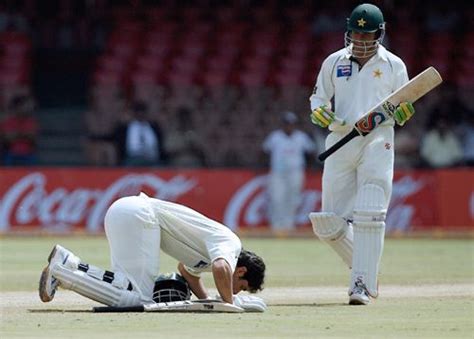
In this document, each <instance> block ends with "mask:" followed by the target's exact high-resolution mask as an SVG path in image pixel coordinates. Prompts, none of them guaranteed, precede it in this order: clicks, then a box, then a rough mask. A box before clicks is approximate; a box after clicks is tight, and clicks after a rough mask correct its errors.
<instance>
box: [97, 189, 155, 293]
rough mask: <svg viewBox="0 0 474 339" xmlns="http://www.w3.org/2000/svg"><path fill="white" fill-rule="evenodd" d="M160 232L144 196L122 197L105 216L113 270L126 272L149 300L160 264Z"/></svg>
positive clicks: (135, 288) (136, 287) (134, 285)
mask: <svg viewBox="0 0 474 339" xmlns="http://www.w3.org/2000/svg"><path fill="white" fill-rule="evenodd" d="M160 233H161V229H160V225H159V223H158V220H157V218H156V217H155V214H154V212H153V209H152V208H151V206H150V203H149V201H148V198H147V197H145V196H130V197H124V198H121V199H119V200H117V201H115V202H114V203H113V204H112V205H111V206H110V208H109V209H108V210H107V213H106V215H105V234H106V236H107V240H108V242H109V247H110V257H111V266H112V271H114V272H116V271H120V272H122V273H124V274H125V275H126V276H127V278H128V279H129V280H130V281H131V283H132V285H133V288H134V290H138V292H139V293H141V295H142V296H143V297H145V298H148V299H150V300H151V299H152V296H153V288H154V285H155V279H156V277H157V275H158V272H159V267H160V238H161V236H160Z"/></svg>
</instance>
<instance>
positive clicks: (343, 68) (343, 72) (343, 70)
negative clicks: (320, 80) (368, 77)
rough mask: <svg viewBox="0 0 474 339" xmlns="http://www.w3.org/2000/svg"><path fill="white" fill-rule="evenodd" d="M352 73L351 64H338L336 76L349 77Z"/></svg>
mask: <svg viewBox="0 0 474 339" xmlns="http://www.w3.org/2000/svg"><path fill="white" fill-rule="evenodd" d="M351 75H352V64H349V65H338V66H337V73H336V76H337V77H338V78H340V77H349V76H351Z"/></svg>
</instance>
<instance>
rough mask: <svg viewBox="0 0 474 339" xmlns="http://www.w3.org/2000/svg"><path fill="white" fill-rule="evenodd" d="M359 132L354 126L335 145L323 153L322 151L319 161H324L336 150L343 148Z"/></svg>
mask: <svg viewBox="0 0 474 339" xmlns="http://www.w3.org/2000/svg"><path fill="white" fill-rule="evenodd" d="M359 135H360V134H359V132H357V130H356V129H355V128H354V129H352V131H351V132H350V133H349V134H347V135H346V136H344V137H343V138H342V139H341V140H339V141H338V142H336V143H335V144H334V145H332V146H331V147H329V148H328V149H327V150H326V151H324V152H323V153H321V154H320V155H319V156H318V159H319V161H324V160H326V159H327V157H329V156H330V155H331V154H333V153H334V152H336V151H337V150H338V149H339V148H341V147H342V146H344V145H345V144H347V143H348V142H349V141H351V140H352V139H354V138H355V137H357V136H359Z"/></svg>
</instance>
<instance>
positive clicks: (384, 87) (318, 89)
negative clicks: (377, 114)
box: [310, 45, 408, 131]
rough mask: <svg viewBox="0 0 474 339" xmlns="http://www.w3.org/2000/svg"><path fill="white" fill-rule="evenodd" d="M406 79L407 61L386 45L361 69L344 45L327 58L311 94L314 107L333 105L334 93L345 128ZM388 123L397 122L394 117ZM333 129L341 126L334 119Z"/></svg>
mask: <svg viewBox="0 0 474 339" xmlns="http://www.w3.org/2000/svg"><path fill="white" fill-rule="evenodd" d="M406 82H408V73H407V69H406V66H405V63H404V62H403V61H402V60H401V59H400V58H399V57H397V56H396V55H394V54H393V53H391V52H389V51H387V49H385V47H383V46H382V45H380V46H379V48H378V50H377V54H375V55H374V56H373V57H372V58H371V59H370V60H369V61H367V63H366V64H365V65H364V66H363V67H362V68H360V69H359V64H358V63H357V62H355V61H352V60H351V59H350V54H349V53H348V52H347V50H346V49H345V48H342V49H340V50H339V51H337V52H335V53H333V54H331V55H329V56H328V57H327V58H326V59H325V60H324V62H323V64H322V66H321V70H320V72H319V75H318V79H317V82H316V86H315V89H314V91H313V94H312V95H311V96H310V102H311V110H314V109H316V108H317V107H319V106H321V105H327V106H328V107H331V99H332V98H333V97H334V103H335V107H334V109H333V110H334V112H336V115H337V116H338V117H339V118H341V119H343V120H345V121H346V125H345V127H344V128H342V129H348V128H349V129H350V128H352V126H353V125H354V123H355V122H357V120H359V119H360V118H361V117H362V116H364V115H365V114H366V113H367V112H368V111H369V110H370V109H372V108H373V107H375V106H376V105H377V104H378V103H380V102H381V101H382V100H383V99H385V98H386V97H387V96H388V95H389V94H390V93H392V92H394V91H395V90H397V89H398V88H400V87H401V86H402V85H404V84H405V83H406ZM387 123H388V124H392V125H393V120H392V119H390V120H389V121H388V122H386V124H387ZM329 129H330V130H332V131H334V130H341V128H340V126H339V125H338V124H337V123H332V124H331V125H330V126H329Z"/></svg>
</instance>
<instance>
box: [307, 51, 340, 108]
mask: <svg viewBox="0 0 474 339" xmlns="http://www.w3.org/2000/svg"><path fill="white" fill-rule="evenodd" d="M333 67H334V60H333V58H332V57H328V58H327V59H326V60H324V61H323V64H322V65H321V70H320V71H319V74H318V78H317V81H316V86H315V87H314V90H313V93H312V94H311V96H310V97H309V101H310V102H311V111H313V110H315V109H316V108H318V107H319V106H322V105H326V106H328V107H329V108H330V109H331V99H332V97H333V96H334V84H333V81H332V77H331V73H332V68H333Z"/></svg>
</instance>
